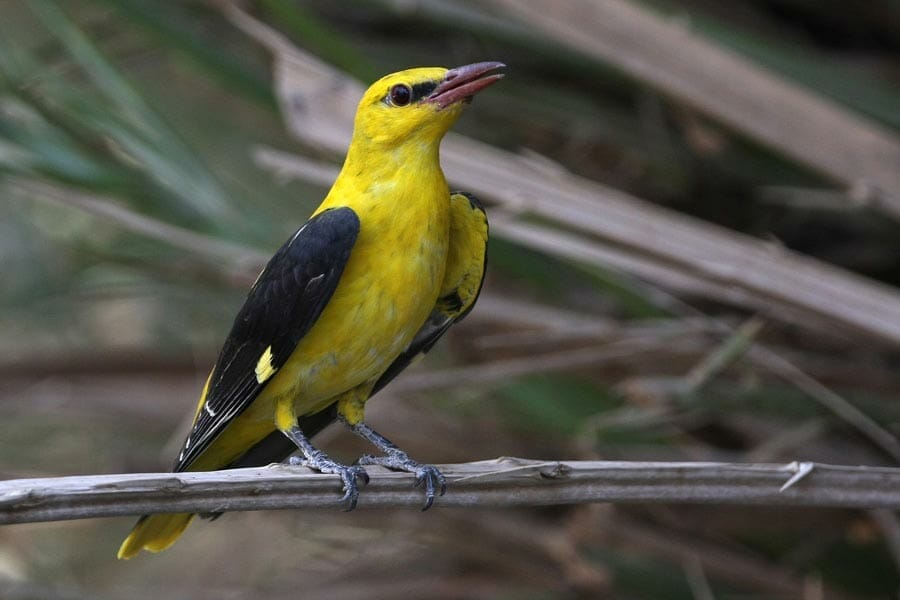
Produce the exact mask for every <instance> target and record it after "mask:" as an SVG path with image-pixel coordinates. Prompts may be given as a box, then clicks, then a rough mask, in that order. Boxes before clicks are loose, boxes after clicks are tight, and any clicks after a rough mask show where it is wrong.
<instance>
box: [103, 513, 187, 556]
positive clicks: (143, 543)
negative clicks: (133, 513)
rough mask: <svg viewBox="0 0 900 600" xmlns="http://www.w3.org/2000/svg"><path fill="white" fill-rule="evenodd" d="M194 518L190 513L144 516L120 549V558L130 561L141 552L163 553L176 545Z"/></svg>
mask: <svg viewBox="0 0 900 600" xmlns="http://www.w3.org/2000/svg"><path fill="white" fill-rule="evenodd" d="M193 518H194V515H192V514H189V513H180V514H171V515H144V516H143V517H141V518H140V519H139V520H138V522H137V523H136V524H135V526H134V529H132V530H131V533H130V534H129V535H128V537H127V538H125V541H124V542H122V545H121V546H120V547H119V555H118V556H119V558H121V559H125V560H128V559H129V558H131V557H133V556H136V555H137V554H138V552H140V551H141V550H149V551H150V552H162V551H163V550H165V549H166V548H168V547H169V546H171V545H172V544H174V543H175V541H176V540H177V539H178V538H179V537H180V536H181V534H182V533H184V530H185V528H187V526H188V524H190V522H191V519H193Z"/></svg>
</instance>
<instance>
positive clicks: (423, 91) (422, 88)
mask: <svg viewBox="0 0 900 600" xmlns="http://www.w3.org/2000/svg"><path fill="white" fill-rule="evenodd" d="M436 87H437V83H435V82H434V81H424V82H422V83H417V84H415V85H413V86H412V101H413V102H418V101H419V100H421V99H422V98H427V97H428V96H430V95H431V92H433V91H434V88H436Z"/></svg>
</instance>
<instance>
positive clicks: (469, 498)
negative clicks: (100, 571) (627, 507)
mask: <svg viewBox="0 0 900 600" xmlns="http://www.w3.org/2000/svg"><path fill="white" fill-rule="evenodd" d="M440 468H441V469H442V471H443V472H444V474H445V475H446V477H447V483H448V492H447V494H446V496H444V497H443V498H441V499H440V502H439V505H440V506H494V507H509V506H545V505H558V504H582V503H592V502H640V503H693V504H732V505H764V506H775V505H779V506H788V505H790V506H814V507H857V508H859V507H865V508H887V509H893V510H896V509H898V508H900V469H895V468H887V467H847V466H834V465H824V464H815V465H814V464H813V463H803V464H800V465H798V464H797V463H791V464H788V465H774V464H729V463H685V462H682V463H677V462H671V463H667V462H612V461H566V462H561V461H534V460H524V459H517V458H500V459H496V460H488V461H481V462H473V463H463V464H454V465H443V466H441V467H440ZM369 471H370V475H371V482H370V484H369V485H368V486H367V488H366V489H365V491H364V493H363V494H361V496H360V502H359V506H360V507H363V508H372V507H399V506H404V507H418V506H421V504H422V497H421V496H422V494H421V491H420V490H417V489H415V488H414V487H413V476H412V475H410V474H406V473H396V472H391V471H387V470H385V469H382V468H375V467H370V468H369ZM339 488H340V481H339V479H338V478H337V477H336V476H333V475H323V474H320V473H314V472H312V471H310V470H308V469H306V468H303V467H287V466H283V465H270V466H268V467H262V468H255V469H233V470H227V471H212V472H202V473H140V474H132V475H91V476H74V477H51V478H45V479H14V480H9V481H3V482H0V524H8V523H28V522H38V521H60V520H69V519H83V518H93V517H114V516H125V515H141V514H148V513H164V512H196V513H209V512H221V511H225V512H228V511H244V510H264V509H285V508H317V507H330V508H335V507H338V506H339V505H340V503H339V501H338V500H339V498H340V494H339V493H338V490H339Z"/></svg>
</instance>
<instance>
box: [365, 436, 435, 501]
mask: <svg viewBox="0 0 900 600" xmlns="http://www.w3.org/2000/svg"><path fill="white" fill-rule="evenodd" d="M357 464H360V465H381V466H383V467H387V468H389V469H394V470H397V471H406V472H407V473H412V474H413V475H415V476H416V482H415V487H419V486H420V485H423V484H424V486H425V504H424V505H423V506H422V510H423V511H425V510H428V509H429V508H431V505H432V504H434V497H435V495H440V496H443V495H444V493H446V491H447V480H446V478H445V477H444V475H443V473H441V472H440V471H439V470H438V469H437V467H434V466H432V465H423V464H420V463H418V462H416V461H414V460H413V459H411V458H410V457H409V455H407V454H406V452H403V451H402V450H399V449H391V450H389V451H388V453H387V454H385V455H384V456H373V455H371V454H364V455H363V456H362V457H360V459H359V460H358V461H357Z"/></svg>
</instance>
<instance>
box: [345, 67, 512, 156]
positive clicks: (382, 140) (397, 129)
mask: <svg viewBox="0 0 900 600" xmlns="http://www.w3.org/2000/svg"><path fill="white" fill-rule="evenodd" d="M505 66H506V65H504V64H503V63H499V62H480V63H475V64H471V65H465V66H463V67H457V68H455V69H445V68H443V67H426V68H418V69H407V70H406V71H400V72H399V73H393V74H391V75H386V76H385V77H382V78H381V79H379V80H378V81H376V82H375V83H373V84H372V85H371V86H370V87H369V89H368V90H366V93H365V95H363V98H362V100H361V101H360V103H359V108H358V110H357V112H356V123H355V126H354V138H355V139H358V140H360V141H362V140H365V142H367V144H373V143H374V144H377V145H384V146H388V147H390V146H399V145H400V144H402V143H405V142H407V141H421V142H423V143H432V142H433V143H436V142H439V141H440V139H441V138H442V137H443V135H444V134H445V133H446V132H447V130H448V129H450V127H451V126H452V125H453V123H454V122H455V121H456V119H458V118H459V115H460V113H461V112H462V109H463V106H464V105H465V104H467V103H468V102H469V101H471V99H472V96H474V95H475V94H476V93H478V92H479V91H481V90H483V89H484V88H486V87H487V86H489V85H491V84H492V83H494V82H495V81H497V80H499V79H501V78H502V77H503V73H502V72H500V71H501V70H502V69H503V68H504V67H505Z"/></svg>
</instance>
